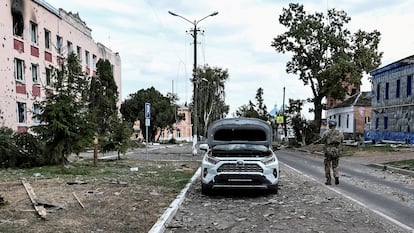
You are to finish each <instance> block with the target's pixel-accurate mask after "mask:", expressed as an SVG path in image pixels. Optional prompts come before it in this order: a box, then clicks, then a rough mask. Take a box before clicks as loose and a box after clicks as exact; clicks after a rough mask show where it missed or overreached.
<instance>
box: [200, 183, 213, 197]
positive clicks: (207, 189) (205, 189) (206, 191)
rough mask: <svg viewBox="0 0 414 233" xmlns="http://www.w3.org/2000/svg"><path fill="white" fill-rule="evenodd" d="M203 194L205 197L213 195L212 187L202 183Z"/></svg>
mask: <svg viewBox="0 0 414 233" xmlns="http://www.w3.org/2000/svg"><path fill="white" fill-rule="evenodd" d="M201 194H203V195H207V196H208V195H210V194H211V187H210V186H209V185H207V184H203V183H201Z"/></svg>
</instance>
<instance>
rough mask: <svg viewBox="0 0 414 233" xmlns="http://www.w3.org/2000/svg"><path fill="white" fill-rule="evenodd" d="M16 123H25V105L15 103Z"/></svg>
mask: <svg viewBox="0 0 414 233" xmlns="http://www.w3.org/2000/svg"><path fill="white" fill-rule="evenodd" d="M17 122H18V123H26V103H22V102H17Z"/></svg>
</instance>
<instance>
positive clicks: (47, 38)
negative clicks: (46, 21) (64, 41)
mask: <svg viewBox="0 0 414 233" xmlns="http://www.w3.org/2000/svg"><path fill="white" fill-rule="evenodd" d="M45 48H46V49H50V31H49V30H47V29H46V28H45Z"/></svg>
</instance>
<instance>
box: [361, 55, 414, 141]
mask: <svg viewBox="0 0 414 233" xmlns="http://www.w3.org/2000/svg"><path fill="white" fill-rule="evenodd" d="M413 74H414V55H412V56H409V57H406V58H403V59H401V60H399V61H396V62H393V63H391V64H389V65H386V66H384V67H381V68H379V69H376V70H374V71H371V72H370V75H371V76H372V77H371V80H372V92H373V98H372V124H371V127H370V129H369V130H367V131H366V132H365V139H366V140H372V141H373V142H375V143H379V142H382V141H396V142H404V143H409V144H414V132H413V130H414V93H413Z"/></svg>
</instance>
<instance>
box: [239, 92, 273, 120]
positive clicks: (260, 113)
mask: <svg viewBox="0 0 414 233" xmlns="http://www.w3.org/2000/svg"><path fill="white" fill-rule="evenodd" d="M235 115H236V117H252V118H259V119H262V120H264V121H269V120H270V115H269V113H268V112H267V107H266V105H265V104H264V100H263V89H262V88H261V87H259V88H258V89H257V91H256V104H254V103H253V102H252V101H251V100H249V104H248V105H243V106H241V107H239V109H238V110H236V113H235Z"/></svg>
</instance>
